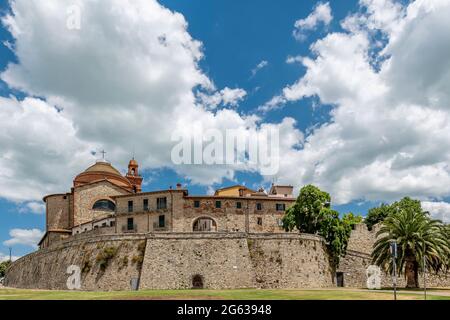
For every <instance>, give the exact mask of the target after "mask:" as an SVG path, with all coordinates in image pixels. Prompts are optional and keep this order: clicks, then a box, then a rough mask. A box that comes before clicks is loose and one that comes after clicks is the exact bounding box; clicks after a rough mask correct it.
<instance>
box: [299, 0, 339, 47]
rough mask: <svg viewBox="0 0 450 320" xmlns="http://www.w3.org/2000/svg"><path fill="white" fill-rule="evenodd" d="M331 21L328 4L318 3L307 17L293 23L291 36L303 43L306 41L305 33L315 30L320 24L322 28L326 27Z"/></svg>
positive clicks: (331, 16)
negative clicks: (293, 27)
mask: <svg viewBox="0 0 450 320" xmlns="http://www.w3.org/2000/svg"><path fill="white" fill-rule="evenodd" d="M332 20H333V15H332V14H331V8H330V4H329V3H328V2H327V3H322V2H319V3H318V4H317V5H316V6H315V7H314V10H313V12H311V13H310V14H309V16H307V17H306V18H304V19H300V20H297V21H295V25H294V26H295V29H294V31H293V32H292V34H293V36H294V37H295V39H297V40H299V41H303V40H305V39H306V34H305V31H307V30H315V29H316V27H317V26H318V25H319V24H320V23H322V24H323V25H324V26H328V25H329V24H330V22H331V21H332Z"/></svg>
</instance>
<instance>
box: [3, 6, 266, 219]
mask: <svg viewBox="0 0 450 320" xmlns="http://www.w3.org/2000/svg"><path fill="white" fill-rule="evenodd" d="M10 4H11V11H10V13H9V14H7V15H6V16H5V17H3V19H2V22H3V24H4V25H5V26H6V27H7V28H8V30H9V31H10V33H11V35H12V37H13V40H14V41H13V42H12V43H11V46H10V48H11V49H12V50H13V52H14V54H15V55H16V57H17V59H16V60H15V62H10V63H9V64H8V66H7V67H6V69H5V70H3V72H2V73H1V75H0V77H1V79H2V80H3V81H5V82H6V83H7V84H8V86H9V87H10V88H13V89H17V90H20V91H22V92H24V93H25V94H26V95H28V97H26V98H24V99H23V100H16V99H15V98H14V97H9V98H6V97H3V98H1V99H0V113H1V116H0V130H1V136H0V148H1V149H2V150H6V151H5V152H4V153H2V154H1V155H0V196H1V197H3V198H7V199H11V200H14V201H38V200H40V199H41V198H42V196H43V195H44V194H48V193H52V192H61V191H63V190H67V188H69V187H70V185H71V180H72V179H73V177H74V175H76V174H77V173H79V172H81V171H82V170H83V169H84V168H86V167H87V166H88V165H90V164H91V163H92V162H93V161H94V157H93V155H92V154H91V150H98V149H106V151H107V152H108V159H109V160H111V161H112V162H113V163H114V164H115V165H116V166H117V167H119V169H122V171H123V169H124V168H125V167H126V164H127V162H128V160H129V158H130V157H131V155H132V153H133V149H135V151H136V157H137V158H138V160H139V162H140V164H141V166H142V167H143V168H146V169H152V168H161V167H169V168H173V169H175V170H176V171H177V172H178V173H179V174H181V175H185V176H187V177H189V178H191V180H192V182H197V183H203V182H207V184H210V183H212V181H214V182H220V181H221V180H222V179H223V178H224V177H227V178H230V177H231V178H232V177H233V176H234V172H235V169H236V168H234V167H223V166H222V167H214V166H203V167H201V168H199V167H195V166H175V165H174V164H173V162H172V160H171V149H172V147H173V146H174V145H175V142H174V141H173V140H172V134H173V132H174V131H175V130H176V129H181V130H182V131H184V132H185V133H186V134H191V135H192V133H193V132H194V130H195V128H197V127H200V126H203V127H206V128H215V129H217V130H221V131H224V130H225V129H227V128H234V129H236V128H237V129H239V130H242V132H246V130H248V129H249V128H256V130H258V128H257V127H258V126H259V124H258V123H257V120H258V119H257V118H256V117H251V116H242V115H240V114H239V113H238V112H237V111H236V110H233V108H235V107H236V106H237V104H238V103H239V102H240V101H242V100H243V99H244V98H245V96H246V94H247V93H246V92H245V90H243V89H240V88H235V89H231V88H229V87H225V88H224V89H217V88H216V87H215V86H214V84H213V81H212V80H211V79H209V78H208V76H207V75H205V73H204V72H203V71H202V70H201V68H200V67H199V61H200V60H201V59H202V58H203V50H202V43H201V42H199V41H197V40H195V39H193V38H192V37H191V36H190V34H189V33H188V31H187V26H188V24H187V21H186V20H185V19H184V17H183V16H182V15H181V14H179V13H177V12H173V11H170V10H168V9H166V8H165V7H163V6H161V5H160V4H159V3H158V2H157V1H155V0H136V1H122V0H111V1H110V0H98V1H82V0H75V1H73V0H61V1H51V2H44V1H28V0H11V1H10ZM73 6H76V7H78V8H79V9H80V10H79V11H80V13H81V17H80V28H68V27H67V25H68V24H67V22H68V19H70V18H71V16H70V15H69V14H68V10H67V9H68V8H69V7H73ZM71 12H72V11H71ZM43 39H45V41H43ZM202 92H203V93H205V92H207V93H208V94H203V95H202V94H201V93H202ZM217 106H222V107H223V108H217ZM215 108H217V109H215ZM213 109H215V110H213ZM199 134H201V132H199ZM18 141H20V143H17V142H18ZM30 209H31V210H33V209H37V208H36V207H34V208H30Z"/></svg>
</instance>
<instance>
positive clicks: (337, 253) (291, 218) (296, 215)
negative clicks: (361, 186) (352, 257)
mask: <svg viewBox="0 0 450 320" xmlns="http://www.w3.org/2000/svg"><path fill="white" fill-rule="evenodd" d="M330 204H331V197H330V195H329V194H328V193H326V192H324V191H322V190H320V189H319V188H317V187H315V186H312V185H307V186H305V187H303V188H302V189H301V190H300V194H299V196H298V198H297V200H296V202H295V204H294V205H293V206H292V207H290V208H289V209H288V210H286V214H285V216H284V218H283V225H284V228H285V230H286V231H292V230H294V229H295V228H297V229H298V230H299V231H300V232H303V233H310V234H318V235H320V236H322V237H323V238H324V239H325V241H326V243H327V248H328V251H329V253H330V257H331V260H332V261H331V262H332V263H333V265H334V266H335V267H337V266H338V265H339V260H340V257H342V256H343V255H345V252H346V250H347V244H348V239H349V238H350V234H351V231H352V229H353V225H354V224H356V223H359V222H361V220H362V219H361V217H356V216H355V215H353V214H352V213H349V214H347V215H344V216H343V218H342V219H340V218H339V212H337V211H335V210H332V209H330Z"/></svg>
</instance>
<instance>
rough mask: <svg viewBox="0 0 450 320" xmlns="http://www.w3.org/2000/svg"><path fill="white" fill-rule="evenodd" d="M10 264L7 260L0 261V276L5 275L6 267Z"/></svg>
mask: <svg viewBox="0 0 450 320" xmlns="http://www.w3.org/2000/svg"><path fill="white" fill-rule="evenodd" d="M10 265H11V261H10V260H7V261H3V262H1V263H0V278H3V277H4V276H5V273H6V269H8V267H9V266H10Z"/></svg>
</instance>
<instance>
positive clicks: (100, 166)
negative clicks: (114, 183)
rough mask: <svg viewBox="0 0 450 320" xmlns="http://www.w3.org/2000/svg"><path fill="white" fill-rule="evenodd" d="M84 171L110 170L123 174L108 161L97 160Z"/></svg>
mask: <svg viewBox="0 0 450 320" xmlns="http://www.w3.org/2000/svg"><path fill="white" fill-rule="evenodd" d="M84 172H108V173H112V174H117V175H119V176H122V175H121V174H120V172H119V170H117V169H116V168H114V167H113V166H112V165H111V164H110V163H109V162H106V161H97V162H96V163H95V164H93V165H92V166H90V167H89V168H87V169H86V170H84Z"/></svg>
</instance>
